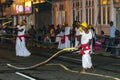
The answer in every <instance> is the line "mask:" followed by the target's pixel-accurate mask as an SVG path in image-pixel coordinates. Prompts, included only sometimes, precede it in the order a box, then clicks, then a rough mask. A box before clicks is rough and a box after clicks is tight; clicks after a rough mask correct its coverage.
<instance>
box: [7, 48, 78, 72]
mask: <svg viewBox="0 0 120 80" xmlns="http://www.w3.org/2000/svg"><path fill="white" fill-rule="evenodd" d="M75 49H76V48H74V47H72V48H65V49H63V50H60V51H58V52H57V53H55V54H53V55H52V56H51V57H49V58H48V59H47V60H45V61H43V62H40V63H38V64H35V65H33V66H29V67H17V66H14V65H12V64H7V66H9V67H11V68H14V69H20V70H27V69H33V68H36V67H39V66H41V65H43V64H46V63H47V62H49V61H50V60H52V59H53V58H54V57H55V56H57V55H58V54H60V53H62V52H64V51H71V50H75Z"/></svg>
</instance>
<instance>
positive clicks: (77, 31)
mask: <svg viewBox="0 0 120 80" xmlns="http://www.w3.org/2000/svg"><path fill="white" fill-rule="evenodd" d="M77 36H80V28H75V47H76V46H78V45H79V41H78V39H77Z"/></svg>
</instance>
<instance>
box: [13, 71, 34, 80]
mask: <svg viewBox="0 0 120 80" xmlns="http://www.w3.org/2000/svg"><path fill="white" fill-rule="evenodd" d="M15 74H18V75H20V76H22V77H24V78H27V79H30V80H36V79H34V78H32V77H29V76H27V75H25V74H22V73H20V72H15Z"/></svg>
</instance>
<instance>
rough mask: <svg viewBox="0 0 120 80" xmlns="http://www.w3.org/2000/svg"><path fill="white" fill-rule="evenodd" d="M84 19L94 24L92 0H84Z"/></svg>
mask: <svg viewBox="0 0 120 80" xmlns="http://www.w3.org/2000/svg"><path fill="white" fill-rule="evenodd" d="M86 21H87V23H88V24H94V0H86Z"/></svg>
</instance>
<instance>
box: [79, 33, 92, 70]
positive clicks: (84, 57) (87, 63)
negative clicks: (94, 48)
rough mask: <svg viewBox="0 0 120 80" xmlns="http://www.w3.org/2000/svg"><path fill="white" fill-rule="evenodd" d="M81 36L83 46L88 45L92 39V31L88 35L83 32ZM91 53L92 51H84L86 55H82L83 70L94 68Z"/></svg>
mask: <svg viewBox="0 0 120 80" xmlns="http://www.w3.org/2000/svg"><path fill="white" fill-rule="evenodd" d="M80 34H81V44H86V43H88V41H89V39H92V34H91V31H89V33H88V34H86V33H85V32H84V31H82V32H81V33H80ZM90 51H91V50H86V51H84V52H85V54H83V55H82V67H83V68H91V67H92V61H91V57H90Z"/></svg>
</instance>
